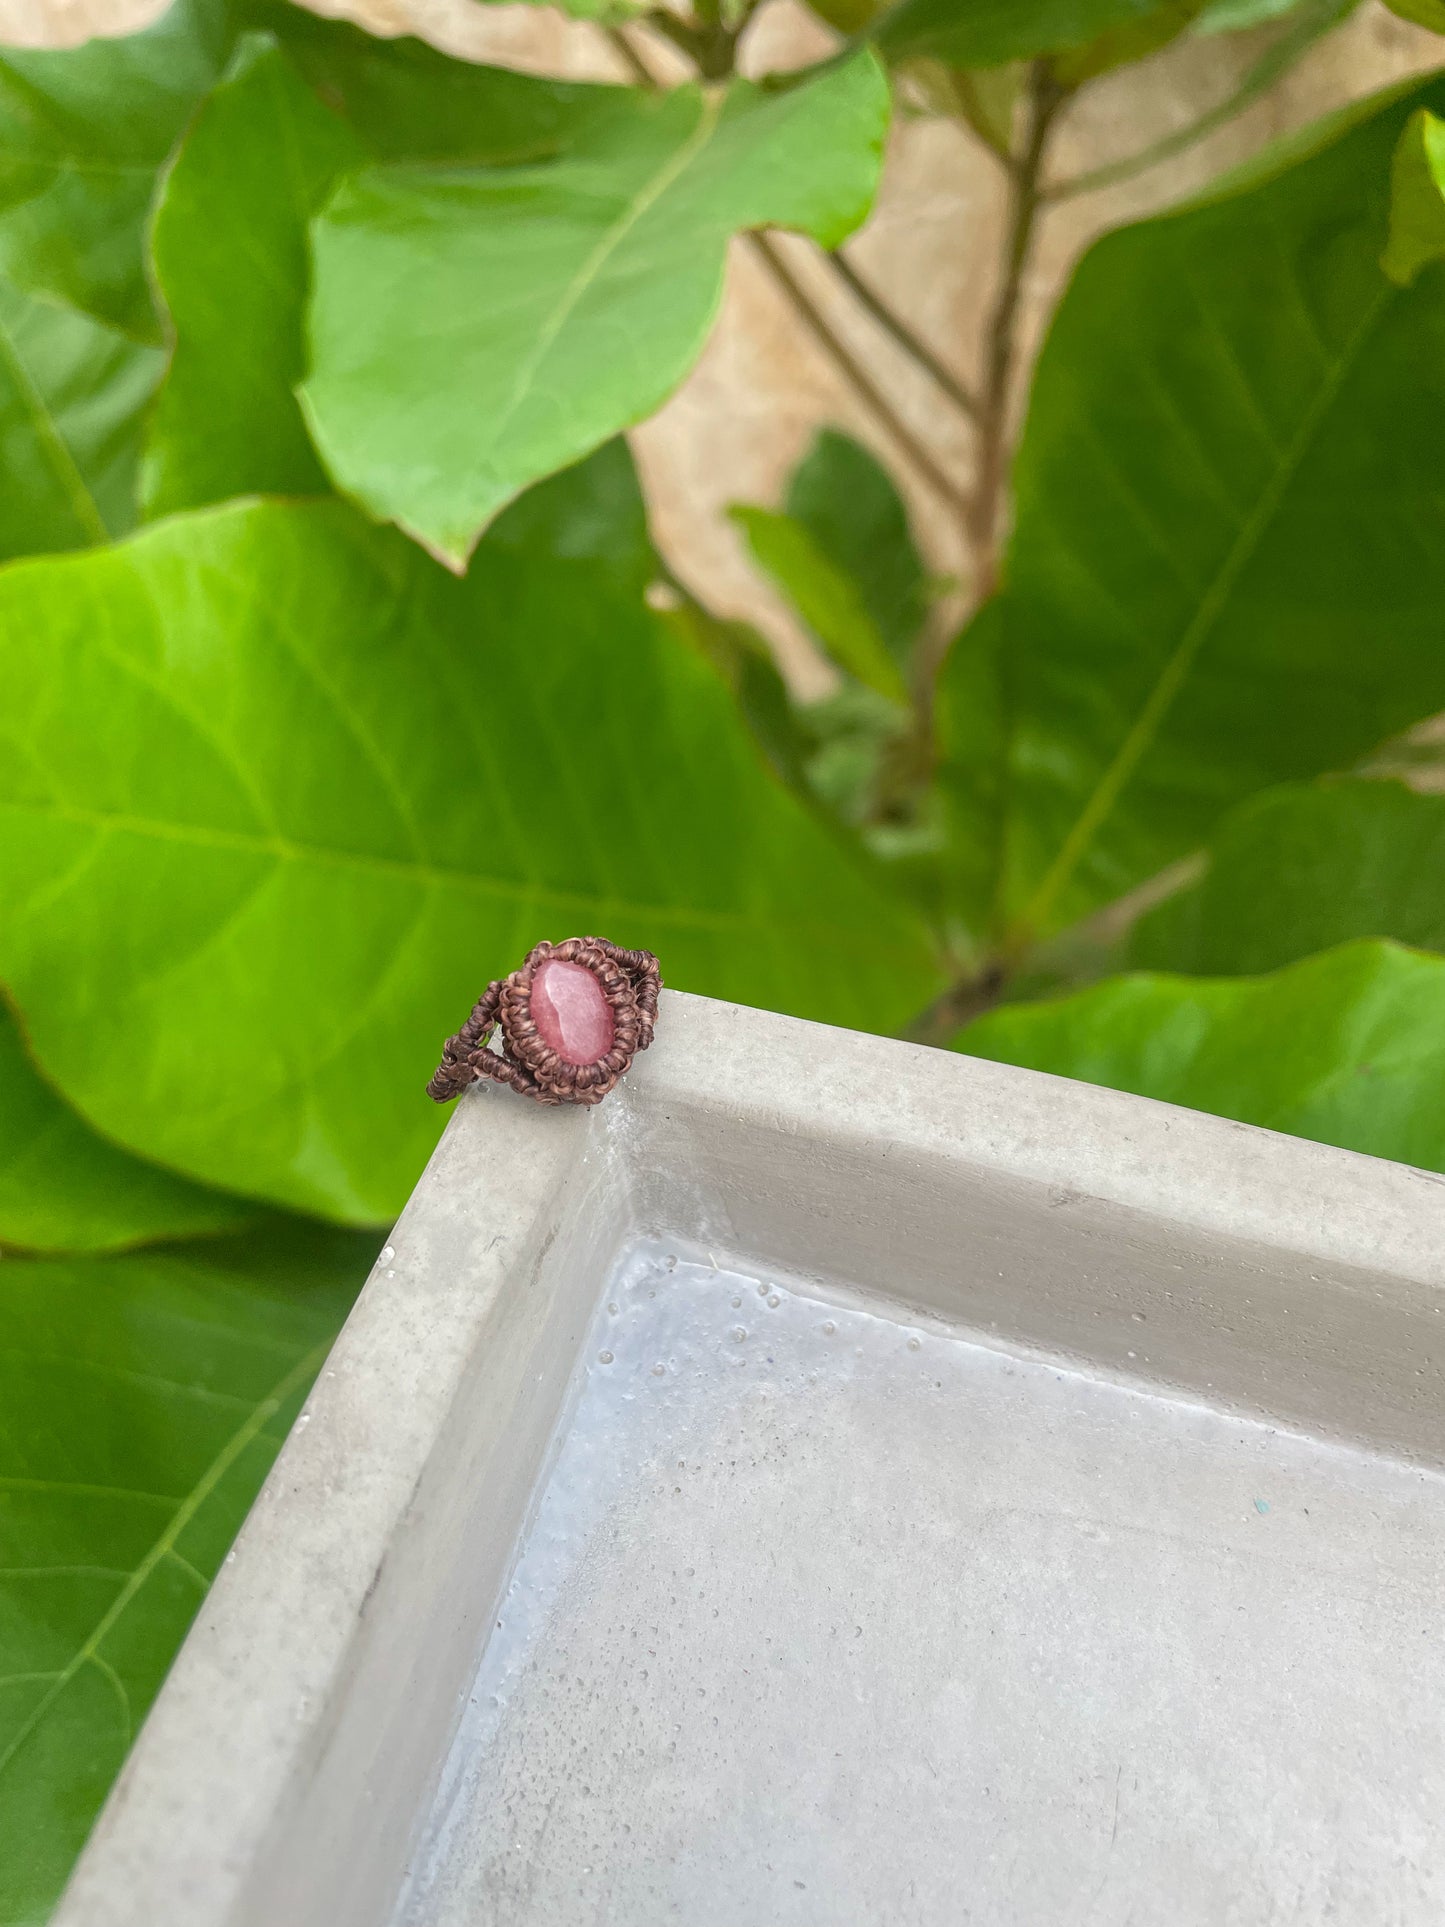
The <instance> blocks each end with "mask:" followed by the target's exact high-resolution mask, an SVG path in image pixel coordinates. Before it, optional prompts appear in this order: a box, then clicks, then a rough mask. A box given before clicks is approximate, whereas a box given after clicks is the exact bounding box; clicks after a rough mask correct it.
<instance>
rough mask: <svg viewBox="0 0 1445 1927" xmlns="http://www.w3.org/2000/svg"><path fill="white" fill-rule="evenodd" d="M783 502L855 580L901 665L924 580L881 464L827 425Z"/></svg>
mask: <svg viewBox="0 0 1445 1927" xmlns="http://www.w3.org/2000/svg"><path fill="white" fill-rule="evenodd" d="M786 508H787V511H788V514H789V515H790V516H792V517H793V518H794V520H795V521H797V522H800V523H801V524H802V526H803V527H804V528H805V529H806V530H807V531H808V533H809V534H810V535H811V536H812V538H813V540H814V542H815V543H816V544H817V546H818V548H819V549H820V550H821V551H822V553H823V555H824V556H825V557H826V558H827V560H828V561H830V562H831V563H832V564H833V565H834V567H835V568H837V569H839V570H841V571H843V573H844V574H846V575H847V576H848V577H849V578H850V579H851V581H852V582H853V583H854V584H856V586H857V591H858V595H859V597H860V599H861V601H862V603H863V606H864V608H865V609H866V610H867V612H868V615H869V616H870V617H871V618H872V621H873V624H874V626H875V628H876V629H877V632H878V634H879V635H880V636H881V637H882V638H883V642H884V644H885V645H886V647H887V649H888V653H889V654H890V655H891V656H892V658H893V660H894V661H895V662H896V663H898V664H899V665H900V666H902V667H903V668H905V669H906V667H907V665H908V663H909V661H910V660H911V658H912V655H913V645H914V643H915V642H916V641H917V640H918V632H919V629H920V628H921V627H922V624H923V619H924V617H925V615H926V614H927V612H928V595H929V579H928V576H927V573H926V571H925V570H924V567H923V564H922V562H921V561H920V560H919V556H918V551H917V549H916V548H915V547H914V546H913V535H912V532H911V530H910V529H909V526H908V511H907V510H906V509H905V508H904V506H903V502H902V499H901V497H900V496H899V493H898V490H897V489H896V488H895V487H894V486H893V478H892V476H890V475H889V473H888V471H887V469H886V468H884V467H883V465H882V463H881V462H879V461H877V460H876V459H875V457H874V456H873V455H871V454H870V453H869V452H868V450H867V449H866V448H864V447H863V446H862V444H861V443H859V442H855V441H854V440H853V439H852V438H851V436H848V435H842V434H840V433H839V432H838V430H837V429H834V428H825V429H823V430H821V431H820V433H819V435H818V437H817V439H816V440H815V441H814V443H813V446H812V447H811V448H810V449H809V451H808V453H807V455H806V456H805V457H804V458H803V460H802V461H801V462H800V463H799V464H798V466H797V468H796V469H795V470H794V471H793V478H792V481H791V482H790V483H789V485H788V499H787V503H786Z"/></svg>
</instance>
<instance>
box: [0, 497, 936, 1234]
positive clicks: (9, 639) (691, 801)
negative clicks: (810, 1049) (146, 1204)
mask: <svg viewBox="0 0 1445 1927" xmlns="http://www.w3.org/2000/svg"><path fill="white" fill-rule="evenodd" d="M0 680H3V683H4V686H5V688H6V691H7V701H6V704H5V706H4V708H3V711H0V901H4V902H5V904H6V907H7V915H6V917H5V919H4V922H3V925H0V979H3V980H4V981H6V982H8V984H9V985H10V987H11V989H12V991H13V993H14V995H15V999H16V1002H17V1004H18V1006H19V1008H20V1009H21V1011H23V1013H24V1016H25V1020H26V1026H27V1033H28V1035H29V1037H30V1039H31V1043H32V1045H33V1048H34V1051H35V1054H36V1057H37V1059H38V1061H39V1062H40V1063H41V1065H42V1066H43V1067H44V1069H45V1070H46V1072H47V1074H48V1075H49V1076H51V1077H52V1078H53V1079H54V1081H55V1082H56V1083H57V1084H58V1085H59V1086H60V1088H61V1089H62V1090H63V1091H64V1092H65V1093H66V1095H67V1096H68V1097H69V1098H70V1099H71V1101H72V1102H73V1103H74V1104H75V1105H76V1106H77V1108H78V1109H79V1110H80V1111H81V1112H82V1113H83V1114H84V1115H85V1116H86V1117H87V1118H88V1119H90V1120H91V1121H92V1122H94V1123H95V1124H96V1125H97V1126H98V1127H99V1128H100V1129H102V1130H103V1131H105V1132H106V1133H107V1135H109V1136H112V1137H115V1138H116V1139H118V1140H119V1141H120V1142H122V1143H124V1144H126V1145H127V1146H129V1147H131V1148H133V1149H135V1150H138V1151H140V1152H141V1153H143V1154H144V1155H147V1156H150V1157H153V1158H155V1159H157V1160H158V1161H160V1162H163V1163H166V1164H169V1165H172V1166H173V1167H174V1168H176V1169H179V1170H183V1171H185V1172H186V1173H187V1174H188V1175H191V1176H194V1177H198V1178H200V1179H202V1180H205V1181H210V1182H214V1183H218V1184H221V1185H223V1186H227V1187H229V1188H231V1189H235V1190H241V1191H245V1192H247V1193H249V1194H252V1195H255V1196H259V1197H265V1198H270V1199H274V1200H276V1201H278V1202H282V1203H287V1202H290V1203H295V1204H298V1205H301V1206H303V1207H306V1208H313V1209H316V1210H319V1211H322V1212H326V1213H330V1214H334V1215H336V1216H339V1217H341V1218H344V1219H349V1220H351V1221H353V1222H358V1223H360V1222H376V1221H380V1220H383V1219H385V1218H387V1217H389V1216H390V1215H391V1214H392V1213H394V1212H395V1210H396V1209H397V1208H398V1206H399V1205H400V1204H401V1202H402V1201H403V1200H404V1198H405V1197H406V1195H407V1193H408V1191H409V1190H410V1188H411V1185H412V1183H413V1181H414V1180H415V1177H416V1174H417V1172H418V1170H419V1169H420V1167H421V1165H422V1163H423V1161H424V1159H425V1157H426V1155H427V1153H428V1151H429V1150H430V1148H431V1146H432V1144H433V1142H434V1141H435V1138H436V1135H437V1132H438V1130H439V1128H440V1125H441V1122H442V1121H443V1120H442V1116H441V1114H440V1113H439V1112H438V1111H437V1109H436V1107H435V1106H434V1105H432V1104H431V1103H430V1102H429V1101H428V1100H427V1099H426V1098H425V1097H424V1096H423V1086H424V1084H425V1082H426V1079H427V1077H428V1076H429V1074H430V1072H431V1071H432V1069H433V1068H434V1065H435V1061H436V1058H437V1055H438V1053H439V1050H440V1046H441V1043H442V1040H443V1038H444V1037H445V1036H446V1034H447V1033H448V1032H449V1031H451V1030H454V1029H455V1028H456V1026H457V1025H458V1023H460V1021H461V1019H462V1018H463V1017H464V1016H465V1014H466V1012H467V1010H468V1009H469V1008H470V1006H471V1003H472V1001H473V999H474V998H475V997H476V996H477V995H478V994H479V993H480V991H481V989H482V988H483V987H484V986H485V984H486V983H487V981H488V980H489V979H490V978H492V977H495V976H500V975H502V974H503V973H504V972H505V971H507V970H509V969H511V968H513V967H515V965H516V964H517V963H518V962H519V960H520V959H521V958H522V956H524V955H525V953H526V951H527V950H528V948H529V947H530V946H531V945H532V944H533V943H535V942H536V941H537V939H538V938H539V937H543V936H551V937H553V938H561V937H564V936H568V935H571V934H574V933H578V932H585V931H590V930H595V931H600V932H601V933H602V934H603V935H606V936H610V937H612V938H613V939H615V940H616V941H618V942H621V943H626V944H643V945H646V946H647V947H648V948H650V949H653V950H655V951H657V953H658V954H659V956H660V957H661V959H662V968H663V974H664V976H665V977H666V979H667V981H668V982H669V983H670V984H672V985H674V986H676V987H680V988H684V989H691V990H698V991H705V992H707V993H709V994H711V995H714V996H722V997H729V998H733V999H735V1000H737V1001H740V1002H744V1003H755V1004H762V1005H765V1006H769V1007H772V1008H776V1009H782V1010H791V1011H794V1012H796V1013H797V1014H799V1015H803V1016H810V1017H816V1018H820V1019H823V1020H824V1021H829V1022H834V1023H842V1024H853V1025H865V1026H876V1027H878V1028H882V1029H888V1028H890V1027H892V1026H895V1025H897V1024H899V1023H901V1022H902V1021H903V1020H904V1019H905V1018H906V1017H907V1016H908V1015H909V1014H910V1013H911V1012H912V1011H913V1010H915V1009H917V1008H918V1007H919V1006H921V1005H922V1004H923V1003H924V1002H926V1001H927V999H928V996H929V995H930V994H931V991H932V989H933V987H934V986H935V983H936V978H935V973H934V966H933V961H932V955H931V951H930V948H929V946H928V943H927V939H926V937H925V936H924V933H923V932H922V930H921V927H920V926H919V925H918V924H917V923H916V922H915V921H914V920H913V919H912V918H911V917H910V916H909V915H908V914H907V913H906V912H905V911H904V910H903V909H901V908H899V907H898V906H896V905H894V904H892V903H891V902H890V901H889V900H888V899H887V898H886V897H885V896H883V895H882V894H881V893H878V892H876V891H875V890H874V888H873V887H872V886H871V885H869V884H868V883H866V882H865V881H864V880H863V879H862V877H861V876H860V875H859V874H857V873H855V872H854V871H853V870H852V869H850V868H849V866H848V864H847V863H846V861H845V859H844V858H843V857H842V856H841V855H840V854H839V853H838V852H837V851H835V849H834V847H833V845H832V844H831V842H830V841H829V840H828V839H827V838H826V837H825V835H824V834H823V832H822V831H821V830H820V829H819V828H818V827H817V826H816V825H815V824H814V823H812V822H811V821H809V820H808V818H807V817H806V816H805V815H804V814H803V812H802V811H801V810H800V809H799V808H798V806H797V805H796V804H795V803H794V802H793V801H792V799H791V798H789V797H788V796H787V795H786V794H785V793H784V792H783V791H782V790H781V789H780V788H779V787H778V786H776V785H775V784H774V782H773V781H772V779H771V778H770V777H768V776H767V775H766V774H765V773H764V772H763V771H762V769H761V768H760V767H759V765H758V764H757V762H756V760H755V758H754V756H753V752H752V750H751V747H750V745H749V743H748V742H747V739H746V737H745V736H744V734H743V732H742V729H741V727H740V725H739V723H738V721H737V718H736V716H735V715H734V713H733V711H732V709H731V706H730V703H729V700H728V697H727V694H726V691H725V690H724V689H723V687H722V686H721V684H720V683H719V682H718V681H717V680H716V678H715V677H714V676H713V675H712V674H711V672H710V671H709V670H708V669H707V667H706V666H705V665H704V664H703V663H702V662H701V661H700V660H698V659H697V658H696V657H695V656H694V655H693V654H692V652H691V651H688V650H686V649H684V648H683V647H682V646H681V645H680V644H679V643H678V642H676V641H675V640H673V639H672V638H671V637H670V636H668V635H666V634H664V633H663V632H662V630H661V628H660V626H659V624H658V623H657V621H656V620H655V619H654V618H653V617H652V616H651V615H650V614H649V613H648V611H646V610H645V609H644V608H642V607H640V606H639V605H638V603H637V602H636V600H635V599H634V598H633V597H632V596H631V595H626V596H624V595H622V594H620V593H619V592H618V590H617V589H616V588H615V587H613V586H612V584H611V583H610V582H609V580H608V577H607V575H606V574H605V573H604V572H602V571H601V570H599V569H597V568H595V567H592V566H588V565H585V564H582V563H576V562H566V561H563V560H559V559H558V558H556V557H555V556H553V555H552V554H550V553H549V552H546V551H543V552H541V553H520V554H519V553H517V552H515V551H506V550H499V549H495V548H493V546H492V545H491V544H490V543H489V544H487V545H486V546H485V547H484V548H483V549H482V550H481V551H480V552H479V553H478V555H477V557H476V559H475V561H474V563H473V566H472V569H471V571H470V573H469V574H468V576H467V577H466V578H465V580H458V579H456V578H454V577H452V576H451V575H449V574H448V573H447V572H446V571H445V570H443V569H440V568H438V567H437V566H436V565H434V564H433V563H431V562H430V561H428V559H427V558H426V557H425V556H424V555H423V554H422V552H421V551H420V550H419V549H417V548H415V547H414V546H412V545H410V544H408V543H406V542H405V541H403V540H402V539H401V538H400V537H398V536H395V535H394V534H391V533H388V532H386V531H378V530H375V529H371V528H368V527H366V526H364V525H363V524H362V523H361V521H360V518H358V517H356V516H354V515H353V514H352V513H351V512H350V511H348V510H347V509H346V508H345V507H344V506H343V505H341V504H339V503H336V502H318V503H311V504H300V505H289V504H277V503H259V504H258V503H243V504H237V505H235V506H233V507H230V508H225V509H218V510H210V511H201V512H198V513H196V514H193V515H190V516H181V517H175V518H172V519H171V520H170V521H167V522H164V523H157V524H155V525H154V526H153V527H152V528H150V529H149V530H147V531H145V532H144V533H143V534H141V535H139V536H136V537H133V538H132V539H131V540H130V541H129V542H128V543H126V544H124V545H122V546H120V547H117V548H115V549H110V550H97V551H91V552H90V553H88V554H86V555H83V556H76V557H67V558H62V559H60V560H57V561H53V562H44V563H37V562H29V563H17V564H14V565H12V566H11V568H10V569H9V570H7V571H5V572H4V573H3V574H0ZM57 713H64V714H66V715H67V717H68V718H69V720H70V725H71V726H70V727H69V728H68V729H66V730H64V731H47V730H45V729H43V728H42V727H41V725H42V723H43V721H44V720H45V719H47V718H49V717H52V716H53V715H55V714H57ZM101 1032H103V1034H104V1036H105V1039H106V1048H105V1049H104V1050H97V1049H96V1048H95V1044H94V1039H95V1036H96V1035H97V1034H98V1033H101Z"/></svg>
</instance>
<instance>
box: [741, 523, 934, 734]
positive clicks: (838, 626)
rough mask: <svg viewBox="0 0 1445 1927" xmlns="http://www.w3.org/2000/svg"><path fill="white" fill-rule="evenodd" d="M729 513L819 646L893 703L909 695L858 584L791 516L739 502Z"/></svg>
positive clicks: (842, 667) (761, 566) (760, 562)
mask: <svg viewBox="0 0 1445 1927" xmlns="http://www.w3.org/2000/svg"><path fill="white" fill-rule="evenodd" d="M728 513H729V514H730V515H731V516H732V518H733V520H734V521H735V522H736V523H737V525H738V527H739V528H740V529H742V531H743V533H744V535H745V536H746V537H747V542H748V547H749V548H750V549H751V550H752V553H753V560H754V561H755V562H756V563H757V564H758V567H759V568H760V569H762V570H763V571H764V572H765V573H766V574H767V575H769V576H771V578H772V579H773V581H774V582H775V583H776V584H777V585H778V587H779V588H780V589H781V590H782V592H783V594H784V595H785V596H787V597H788V599H789V601H790V602H791V603H792V604H793V606H794V608H796V610H797V611H798V614H799V615H800V616H801V617H802V618H803V621H804V622H805V623H806V624H807V625H808V628H809V629H810V630H811V631H812V633H813V635H814V636H815V637H816V638H817V640H818V642H819V643H820V645H821V646H822V647H823V649H825V650H826V651H827V653H828V655H830V656H831V657H832V659H833V661H834V662H836V663H837V664H838V666H839V668H840V669H846V670H847V671H848V673H849V675H850V676H856V677H857V678H858V680H859V682H862V683H866V684H867V685H868V687H869V688H870V689H876V690H877V691H878V693H879V694H880V695H883V696H888V697H891V698H892V700H893V701H894V702H898V703H901V702H904V701H906V700H907V694H908V692H907V690H906V688H905V687H904V683H903V678H902V676H901V675H900V674H899V671H898V664H897V663H896V662H895V661H894V660H893V658H892V656H890V655H889V653H888V650H887V648H886V646H885V644H884V641H883V638H882V636H881V635H879V633H878V629H877V625H876V624H875V623H874V621H873V618H872V616H871V615H870V614H869V613H868V611H867V609H866V608H865V607H864V605H863V598H862V596H861V595H860V594H859V592H858V585H857V584H856V583H855V582H854V581H853V580H852V578H851V577H850V576H849V575H847V574H846V573H845V572H844V571H843V570H842V569H840V568H838V567H837V566H836V565H835V564H834V563H833V562H832V561H830V559H829V558H828V556H826V555H825V554H824V553H823V551H822V549H821V548H820V547H819V545H818V544H817V542H815V541H814V539H813V537H812V535H811V533H810V532H809V531H808V530H807V529H806V528H805V527H804V526H803V524H802V523H801V522H799V521H796V520H795V519H794V518H793V517H792V516H791V515H779V514H777V513H775V512H774V511H773V510H772V509H760V508H748V507H745V506H744V505H743V504H741V503H738V504H736V505H734V507H732V508H731V509H729V511H728Z"/></svg>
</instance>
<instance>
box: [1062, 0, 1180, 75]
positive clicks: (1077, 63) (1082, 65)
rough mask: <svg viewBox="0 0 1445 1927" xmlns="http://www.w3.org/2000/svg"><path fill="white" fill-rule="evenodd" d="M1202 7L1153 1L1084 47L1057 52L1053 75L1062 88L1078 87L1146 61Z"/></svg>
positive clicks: (1174, 0) (1171, 0) (1170, 0)
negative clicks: (1134, 17) (1138, 15)
mask: <svg viewBox="0 0 1445 1927" xmlns="http://www.w3.org/2000/svg"><path fill="white" fill-rule="evenodd" d="M1202 6H1203V0H1155V4H1154V5H1153V6H1152V7H1151V8H1150V9H1149V11H1148V13H1146V14H1144V15H1143V16H1142V18H1140V19H1138V20H1127V21H1125V22H1123V23H1122V24H1121V25H1119V26H1117V27H1110V28H1108V29H1107V30H1106V31H1105V32H1104V33H1101V34H1100V35H1099V37H1098V39H1097V40H1091V41H1090V42H1089V43H1088V45H1087V46H1084V47H1078V48H1075V49H1073V50H1072V51H1071V52H1069V53H1065V54H1061V55H1059V57H1058V58H1057V59H1056V60H1055V61H1054V77H1055V79H1056V80H1058V81H1059V82H1060V83H1061V84H1062V85H1063V86H1065V87H1081V86H1083V84H1084V83H1085V81H1089V80H1094V79H1097V77H1098V76H1099V75H1100V74H1107V73H1111V72H1112V71H1113V69H1114V68H1115V67H1123V66H1127V65H1128V64H1129V63H1130V62H1131V61H1135V60H1146V59H1147V58H1148V57H1149V55H1150V54H1153V53H1158V52H1159V50H1160V48H1161V47H1167V46H1168V45H1169V43H1170V42H1171V41H1172V40H1177V39H1178V38H1179V36H1180V34H1182V33H1183V32H1184V31H1185V30H1186V29H1187V28H1188V27H1190V26H1192V25H1193V23H1194V21H1195V20H1196V18H1197V17H1198V15H1199V12H1200V10H1201V8H1202Z"/></svg>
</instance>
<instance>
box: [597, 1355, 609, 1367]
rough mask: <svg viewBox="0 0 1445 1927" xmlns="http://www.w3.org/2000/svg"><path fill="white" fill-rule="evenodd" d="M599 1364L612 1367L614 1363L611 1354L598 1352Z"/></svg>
mask: <svg viewBox="0 0 1445 1927" xmlns="http://www.w3.org/2000/svg"><path fill="white" fill-rule="evenodd" d="M597 1363H598V1364H599V1365H610V1364H611V1363H612V1354H611V1352H598V1354H597Z"/></svg>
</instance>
